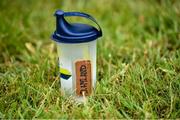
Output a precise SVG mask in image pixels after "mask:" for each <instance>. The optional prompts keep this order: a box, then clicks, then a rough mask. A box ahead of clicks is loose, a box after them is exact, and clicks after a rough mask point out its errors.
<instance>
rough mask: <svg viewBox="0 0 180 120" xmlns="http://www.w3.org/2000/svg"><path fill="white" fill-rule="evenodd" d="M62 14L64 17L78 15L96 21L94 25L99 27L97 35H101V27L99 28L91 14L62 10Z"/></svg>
mask: <svg viewBox="0 0 180 120" xmlns="http://www.w3.org/2000/svg"><path fill="white" fill-rule="evenodd" d="M63 15H64V16H65V17H66V16H79V17H84V18H87V19H89V20H91V21H93V22H94V23H96V25H97V26H98V28H99V36H102V29H101V27H100V25H99V24H98V23H97V21H96V20H95V19H94V18H93V17H92V16H91V15H89V14H86V13H82V12H64V14H63Z"/></svg>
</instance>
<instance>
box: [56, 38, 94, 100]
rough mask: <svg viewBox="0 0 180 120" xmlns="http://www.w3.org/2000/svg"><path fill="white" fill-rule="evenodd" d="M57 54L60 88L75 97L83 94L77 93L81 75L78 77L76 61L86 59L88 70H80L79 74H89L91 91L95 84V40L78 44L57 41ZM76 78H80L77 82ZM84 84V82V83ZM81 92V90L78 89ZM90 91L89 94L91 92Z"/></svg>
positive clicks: (80, 83)
mask: <svg viewBox="0 0 180 120" xmlns="http://www.w3.org/2000/svg"><path fill="white" fill-rule="evenodd" d="M57 49H58V56H59V68H60V74H61V75H60V76H61V77H60V83H61V90H62V91H63V92H64V94H66V95H73V96H75V97H76V98H77V99H81V98H82V97H83V96H84V95H85V94H82V95H80V94H78V91H77V90H78V84H79V85H82V84H83V81H81V80H82V78H85V77H81V78H78V76H77V75H78V74H77V73H78V72H80V71H78V70H80V68H78V67H77V64H76V63H78V62H79V63H80V64H81V61H88V64H89V66H90V68H88V69H90V71H89V72H88V73H87V72H86V71H84V72H83V71H82V72H81V73H79V75H82V74H83V73H86V74H89V77H88V78H87V79H89V80H90V81H88V82H90V83H88V84H90V85H91V87H92V89H91V93H92V92H93V90H94V88H95V84H96V40H95V41H91V42H86V43H78V44H67V43H57ZM82 67H83V66H82ZM77 80H80V81H79V83H78V84H77ZM84 85H86V84H84ZM80 92H81V91H80ZM91 93H90V94H91Z"/></svg>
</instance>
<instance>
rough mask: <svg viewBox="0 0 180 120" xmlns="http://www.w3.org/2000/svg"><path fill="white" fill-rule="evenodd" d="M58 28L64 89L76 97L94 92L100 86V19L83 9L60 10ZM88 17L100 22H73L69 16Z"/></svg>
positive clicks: (57, 40) (62, 87)
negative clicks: (97, 68) (97, 84)
mask: <svg viewBox="0 0 180 120" xmlns="http://www.w3.org/2000/svg"><path fill="white" fill-rule="evenodd" d="M54 15H55V17H56V30H55V32H54V33H53V34H52V36H51V37H52V40H54V41H55V42H56V44H57V51H58V58H59V60H58V62H59V72H60V83H61V90H62V91H63V93H64V94H65V95H72V96H74V97H75V99H77V100H80V101H83V98H84V97H86V96H89V95H91V94H92V93H93V91H94V89H95V86H96V42H97V41H96V40H97V39H98V38H99V37H101V36H102V30H101V27H100V26H99V24H98V23H97V21H96V20H95V19H94V18H93V17H92V16H90V15H88V14H86V13H82V12H64V11H62V10H57V11H56V12H55V14H54ZM69 16H71V17H73V16H78V17H84V18H87V19H89V20H91V21H93V22H94V23H96V24H97V27H98V28H96V27H94V26H92V25H88V24H83V23H70V22H68V21H67V20H66V19H65V17H69Z"/></svg>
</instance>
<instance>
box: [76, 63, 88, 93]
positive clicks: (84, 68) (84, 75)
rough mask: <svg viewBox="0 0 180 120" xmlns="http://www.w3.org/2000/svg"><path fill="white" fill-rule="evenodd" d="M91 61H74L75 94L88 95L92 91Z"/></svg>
mask: <svg viewBox="0 0 180 120" xmlns="http://www.w3.org/2000/svg"><path fill="white" fill-rule="evenodd" d="M91 73H92V72H91V61H90V60H78V61H76V62H75V74H76V94H77V95H78V96H84V95H85V96H88V95H90V94H91V92H92V74H91Z"/></svg>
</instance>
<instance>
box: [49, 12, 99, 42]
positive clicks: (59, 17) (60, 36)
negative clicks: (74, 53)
mask: <svg viewBox="0 0 180 120" xmlns="http://www.w3.org/2000/svg"><path fill="white" fill-rule="evenodd" d="M54 15H55V16H56V31H55V32H54V34H53V35H52V39H53V40H54V41H56V42H60V43H84V42H90V41H93V40H96V39H97V38H99V37H101V36H102V30H101V28H100V26H99V24H98V23H97V22H96V20H95V19H94V18H93V17H92V16H90V15H88V14H86V13H81V12H64V11H61V10H57V11H56V12H55V14H54ZM67 16H79V17H85V18H87V19H90V20H92V21H93V22H95V23H96V24H97V26H98V28H99V29H97V28H95V27H93V26H91V25H88V24H82V23H68V22H67V21H66V20H65V18H64V17H67Z"/></svg>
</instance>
